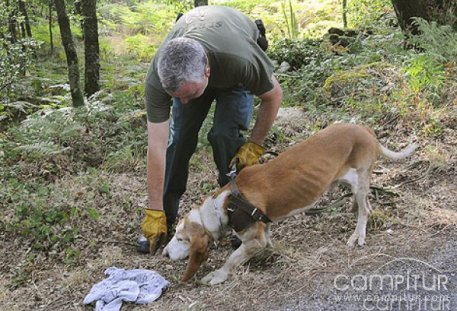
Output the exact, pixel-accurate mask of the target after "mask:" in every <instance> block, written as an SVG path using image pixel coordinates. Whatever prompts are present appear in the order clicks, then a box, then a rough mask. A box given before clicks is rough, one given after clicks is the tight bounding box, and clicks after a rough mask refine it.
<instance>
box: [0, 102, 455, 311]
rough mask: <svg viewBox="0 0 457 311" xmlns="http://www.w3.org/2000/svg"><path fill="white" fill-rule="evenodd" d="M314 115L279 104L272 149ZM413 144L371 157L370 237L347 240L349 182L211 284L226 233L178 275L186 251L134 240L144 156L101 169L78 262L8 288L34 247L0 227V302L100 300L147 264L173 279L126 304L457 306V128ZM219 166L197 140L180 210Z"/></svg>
mask: <svg viewBox="0 0 457 311" xmlns="http://www.w3.org/2000/svg"><path fill="white" fill-rule="evenodd" d="M311 123H312V122H311V121H310V120H307V117H306V115H305V113H304V112H302V111H301V110H300V109H293V108H285V109H282V110H281V113H280V115H279V117H278V120H277V121H276V124H275V126H276V128H277V129H278V131H279V132H280V133H282V134H283V136H284V137H282V138H281V139H279V140H277V141H276V142H273V143H271V142H270V148H271V150H274V151H278V152H281V151H283V150H285V149H286V148H287V147H288V146H290V145H293V144H295V143H296V142H298V141H300V140H302V139H304V138H306V137H308V136H309V135H310V134H311V133H312V130H311V129H310V128H309V126H310V124H311ZM405 128H406V127H405V126H404V124H403V123H402V121H401V119H397V120H393V121H392V122H390V123H388V124H383V125H380V126H379V127H378V128H376V129H375V130H376V132H377V134H378V136H379V137H380V140H381V142H382V143H383V144H385V145H388V146H390V147H391V149H397V148H399V147H401V146H405V145H407V144H408V143H409V142H410V141H411V139H414V138H415V137H414V134H412V133H408V132H407V131H406V130H405ZM417 143H418V144H419V145H420V147H419V149H418V150H417V152H416V153H415V154H414V155H413V156H412V157H411V158H409V159H407V160H406V161H403V162H399V163H392V162H389V161H387V160H384V159H380V160H379V162H378V164H377V166H376V168H375V172H374V175H373V182H372V185H373V186H374V189H373V191H372V194H371V198H370V200H371V202H372V206H373V208H374V209H375V210H374V212H373V214H372V216H371V217H370V222H369V227H368V232H367V239H366V246H364V247H362V248H361V247H356V248H354V249H349V248H348V247H347V246H346V241H347V240H348V238H349V236H350V235H351V233H352V232H353V230H354V228H355V224H356V215H354V214H353V213H352V211H351V208H350V206H351V204H350V200H349V201H347V202H345V203H344V204H342V205H340V206H338V205H332V204H334V202H336V201H337V200H338V199H339V198H341V197H342V196H343V195H344V194H345V193H347V192H348V190H347V189H345V188H339V189H338V190H337V191H336V192H334V193H329V194H327V195H326V196H324V197H323V198H322V199H321V200H320V201H319V202H318V204H317V206H316V207H326V206H327V207H328V206H331V207H330V208H327V209H326V210H324V211H323V212H321V213H318V214H315V215H310V216H305V215H297V216H293V217H291V218H289V219H286V220H284V221H282V222H280V223H276V224H273V225H272V241H273V244H274V247H273V248H272V249H268V250H266V251H265V252H263V253H262V254H260V255H258V256H256V257H255V258H253V259H252V260H250V261H249V262H248V263H246V264H245V265H243V266H242V267H240V268H238V269H237V270H236V273H234V275H232V276H231V278H230V279H228V280H227V281H226V282H225V283H222V284H220V285H217V286H214V287H208V286H205V285H202V284H200V283H199V279H201V278H202V277H203V276H205V275H206V274H207V273H209V272H210V271H212V270H214V269H217V268H219V267H220V266H221V265H222V264H223V262H224V261H225V259H226V258H227V256H228V255H229V254H230V253H231V252H232V251H233V250H232V248H231V246H230V243H228V241H227V240H222V241H221V242H220V243H218V244H217V245H216V243H214V244H213V245H212V246H211V250H210V257H209V260H208V261H207V262H206V263H205V264H203V266H202V267H201V268H200V270H199V271H198V273H197V275H196V277H195V278H193V279H192V280H191V281H190V282H188V283H186V284H183V283H180V282H179V279H180V277H181V275H182V273H183V272H184V270H185V266H186V262H185V261H183V262H172V261H171V260H169V259H167V258H164V257H162V256H150V255H142V254H139V253H137V251H136V248H135V245H136V238H137V234H138V224H139V222H140V220H141V217H142V215H141V208H142V207H144V206H145V204H146V195H145V175H146V174H145V171H144V166H140V167H139V169H138V170H136V171H134V172H127V173H122V174H121V173H119V174H108V173H107V174H106V175H103V174H101V175H100V176H98V178H100V179H105V180H107V181H109V182H110V185H111V189H110V193H111V195H109V196H107V195H105V196H100V197H96V198H94V204H96V206H97V209H98V211H99V213H100V218H99V221H98V224H97V225H96V226H94V225H89V224H85V223H84V222H81V226H80V233H79V239H80V240H81V243H83V244H84V243H86V242H87V240H88V239H90V241H91V245H92V247H87V249H86V250H83V251H82V253H81V255H80V258H81V259H80V261H79V263H78V264H76V265H73V266H68V265H65V264H63V263H56V262H53V261H51V260H49V261H47V260H46V258H41V259H40V260H37V265H36V266H34V267H33V271H32V272H31V279H30V280H29V281H27V282H26V283H25V284H23V285H21V286H19V287H17V288H15V289H9V288H7V286H8V284H10V282H11V278H12V277H13V275H12V274H11V271H12V270H14V267H20V263H21V262H22V261H24V260H25V258H26V257H27V254H28V252H29V250H28V249H26V248H24V246H23V245H21V244H20V243H19V242H18V241H16V240H12V239H10V238H9V236H8V235H4V234H3V233H2V234H1V235H2V239H1V242H0V244H1V245H0V248H1V249H2V250H3V251H2V255H1V256H2V260H1V261H2V263H1V266H0V271H2V272H1V273H2V278H0V288H1V289H0V310H5V311H9V310H93V309H94V306H93V305H91V306H84V305H83V304H82V301H83V299H84V297H85V296H86V295H87V294H88V293H89V290H90V289H91V287H92V286H93V285H94V284H96V283H98V282H100V281H101V280H103V279H104V274H103V272H104V271H105V270H106V269H107V268H108V267H111V266H115V267H118V268H124V269H138V268H144V269H151V270H154V271H156V272H158V273H159V274H161V275H162V276H163V277H165V278H166V279H167V280H168V281H169V282H170V286H169V288H168V290H167V291H166V292H165V293H164V294H163V295H162V296H161V298H160V299H159V300H157V301H156V302H154V303H151V304H148V305H143V306H140V305H135V304H131V303H125V304H124V306H123V308H122V310H284V311H285V310H316V311H317V310H457V231H456V229H457V182H456V180H457V127H456V126H455V124H454V125H452V124H451V125H448V126H447V127H446V128H445V129H444V132H443V134H442V135H440V136H439V137H438V138H429V139H424V138H423V137H420V138H418V139H417ZM216 176H217V172H216V169H215V167H214V165H213V164H212V157H211V153H210V152H209V151H208V148H200V150H199V151H198V153H197V154H196V155H195V157H194V159H193V160H192V165H191V172H190V177H189V183H188V191H187V192H186V194H185V196H184V198H183V202H182V208H181V213H185V212H186V211H188V210H189V209H190V208H191V207H192V206H195V205H198V204H199V203H200V202H202V201H203V199H204V197H205V196H206V195H207V194H208V193H210V192H211V191H212V190H213V189H214V188H215V181H216ZM57 182H58V183H60V186H61V187H64V188H66V189H67V190H69V191H72V192H74V193H78V196H80V197H81V196H84V193H88V192H89V190H88V189H89V187H90V182H87V179H85V177H84V176H67V177H64V178H62V179H60V180H59V181H57ZM126 198H128V202H129V203H128V204H125V202H126ZM84 241H86V242H84ZM84 245H85V244H84ZM376 277H378V279H377V280H376ZM380 279H382V282H381V283H380V282H379V280H380ZM381 285H382V286H381Z"/></svg>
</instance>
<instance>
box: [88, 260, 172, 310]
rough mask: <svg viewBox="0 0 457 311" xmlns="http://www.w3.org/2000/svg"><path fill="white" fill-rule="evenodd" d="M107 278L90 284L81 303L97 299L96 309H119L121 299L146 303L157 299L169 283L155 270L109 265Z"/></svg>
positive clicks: (106, 273) (106, 272)
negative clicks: (130, 268) (121, 267)
mask: <svg viewBox="0 0 457 311" xmlns="http://www.w3.org/2000/svg"><path fill="white" fill-rule="evenodd" d="M105 275H107V276H108V278H107V279H105V280H103V281H101V282H99V283H97V284H95V285H94V286H92V289H91V290H90V292H89V294H88V295H87V296H86V298H84V301H83V303H84V304H89V303H92V302H94V301H97V302H96V304H95V310H96V311H119V310H120V309H121V307H122V302H123V301H129V302H135V303H138V304H146V303H150V302H153V301H155V300H157V299H158V298H159V297H160V295H162V293H163V292H164V291H165V289H166V288H167V287H168V285H169V283H168V281H167V280H165V279H164V278H163V277H162V276H161V275H160V274H158V273H157V272H155V271H151V270H145V269H134V270H124V269H118V268H116V267H110V268H108V269H106V270H105Z"/></svg>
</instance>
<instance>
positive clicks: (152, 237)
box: [141, 209, 168, 254]
mask: <svg viewBox="0 0 457 311" xmlns="http://www.w3.org/2000/svg"><path fill="white" fill-rule="evenodd" d="M144 213H145V215H144V219H143V222H142V224H141V231H142V232H143V235H144V237H145V238H146V239H148V241H149V252H150V253H151V254H155V253H156V251H157V250H158V249H159V247H160V245H162V244H165V243H166V242H167V233H168V230H167V217H166V216H165V212H164V211H158V210H151V209H145V210H144Z"/></svg>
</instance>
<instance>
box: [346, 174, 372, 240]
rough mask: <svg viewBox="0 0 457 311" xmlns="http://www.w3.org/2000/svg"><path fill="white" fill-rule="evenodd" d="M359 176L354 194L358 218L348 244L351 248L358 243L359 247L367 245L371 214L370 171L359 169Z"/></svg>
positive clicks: (354, 186) (354, 187)
mask: <svg viewBox="0 0 457 311" xmlns="http://www.w3.org/2000/svg"><path fill="white" fill-rule="evenodd" d="M357 175H358V182H357V185H353V192H354V196H355V203H356V205H357V206H358V216H357V226H356V228H355V231H354V233H353V234H352V235H351V237H350V238H349V240H348V242H347V244H348V246H350V247H354V245H355V242H356V241H357V242H358V245H359V246H362V245H364V244H365V236H366V230H367V222H368V215H369V214H370V213H371V205H370V202H369V201H368V193H369V190H370V176H369V175H370V169H366V168H362V169H359V170H357Z"/></svg>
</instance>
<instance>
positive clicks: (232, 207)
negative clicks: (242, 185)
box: [227, 179, 271, 232]
mask: <svg viewBox="0 0 457 311" xmlns="http://www.w3.org/2000/svg"><path fill="white" fill-rule="evenodd" d="M229 186H230V191H231V194H229V196H228V197H227V200H228V203H227V211H228V217H229V226H230V227H232V228H233V229H234V230H235V231H236V232H240V231H242V230H244V229H246V228H248V227H249V226H251V225H253V224H254V223H256V222H258V221H262V222H264V223H269V222H271V220H270V218H268V216H267V215H265V214H264V213H263V212H262V211H261V210H260V209H258V208H257V207H255V206H254V205H252V204H251V203H250V202H249V201H248V200H246V198H245V197H244V196H243V194H242V193H241V192H240V189H239V188H238V186H237V185H236V182H235V180H234V179H233V180H231V181H230V184H229Z"/></svg>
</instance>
